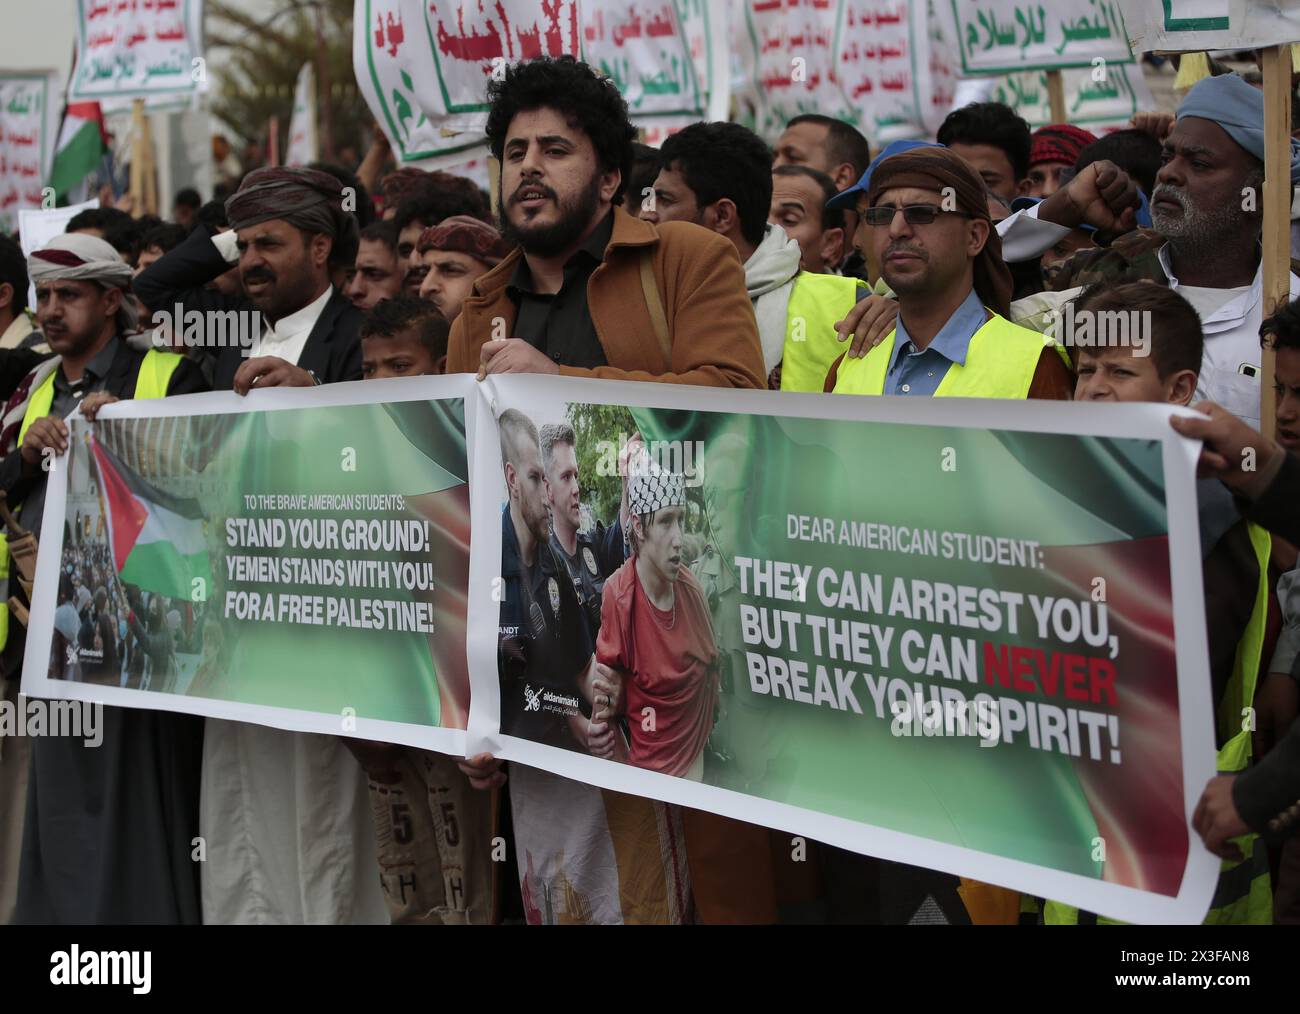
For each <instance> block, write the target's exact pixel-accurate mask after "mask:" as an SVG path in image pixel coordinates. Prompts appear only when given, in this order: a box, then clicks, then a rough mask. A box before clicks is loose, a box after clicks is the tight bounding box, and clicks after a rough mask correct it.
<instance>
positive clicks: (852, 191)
mask: <svg viewBox="0 0 1300 1014" xmlns="http://www.w3.org/2000/svg"><path fill="white" fill-rule="evenodd" d="M942 147H943V145H942V144H935V143H934V142H933V141H890V142H889V144H887V145H886V146H885V150H884V151H882V152H881V153H880V154H879V155H877V156H876V157H875V158H873V159H872V160H871V165H869V166H867V171H866V172H864V173H863V174H862V179H860V180H858V182H857V183H855V184H854V185H853V186H851V187H849V189H848V190H843V191H841V192H840V193H838V194H836V195H835V196H834V197H832V198H831V199H830V200H829V201H827V202H826V207H827V208H828V209H830V210H832V211H838V210H839V209H841V208H845V209H848V210H849V211H852V210H853V208H854V207H856V205H857V203H858V194H865V193H866V192H867V188H868V187H869V186H870V185H871V174H872V172H873V171H874V170H875V168H876V166H878V165H880V163H881V162H883V161H884V160H885V159H887V158H889V157H890V156H891V155H901V154H902V153H903V152H905V151H911V150H912V149H913V148H942Z"/></svg>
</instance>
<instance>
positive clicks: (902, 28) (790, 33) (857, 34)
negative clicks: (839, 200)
mask: <svg viewBox="0 0 1300 1014" xmlns="http://www.w3.org/2000/svg"><path fill="white" fill-rule="evenodd" d="M926 13H927V9H926V7H925V6H924V5H922V4H919V3H918V4H909V3H907V2H906V0H746V2H745V3H744V4H743V5H742V11H741V15H740V17H738V18H737V22H736V25H735V28H734V29H733V38H734V40H735V45H736V50H737V53H738V54H739V56H740V63H741V67H742V69H743V71H744V80H745V89H744V91H743V92H742V93H740V97H741V98H742V99H743V100H744V102H745V103H746V104H747V105H748V106H750V107H751V108H752V110H753V118H752V119H753V122H752V123H750V124H749V125H750V126H752V127H753V129H754V130H755V131H756V132H757V133H759V134H760V135H762V136H763V137H765V138H767V139H768V140H774V139H775V138H776V136H777V135H779V134H780V133H781V130H782V129H783V128H784V126H785V124H786V123H787V122H788V121H789V120H791V119H792V118H794V117H795V116H799V115H802V114H804V113H821V114H823V115H826V116H833V117H836V118H837V119H841V120H844V121H846V122H848V123H852V124H853V125H854V126H856V127H857V128H858V129H859V130H860V131H862V133H863V134H865V135H866V136H867V137H868V138H869V139H870V140H872V141H875V142H880V141H882V140H884V141H887V140H892V139H893V138H895V137H914V136H920V135H921V134H924V133H926V132H927V131H926V128H925V125H924V123H925V110H926V109H927V107H928V106H929V105H930V104H931V94H932V89H931V87H930V84H931V83H930V81H929V79H928V78H927V75H926V73H925V67H926V63H927V60H928V56H927V53H928V49H927V46H926V33H927V31H928V29H927V18H926Z"/></svg>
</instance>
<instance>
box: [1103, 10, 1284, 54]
mask: <svg viewBox="0 0 1300 1014" xmlns="http://www.w3.org/2000/svg"><path fill="white" fill-rule="evenodd" d="M1122 2H1123V5H1124V15H1125V19H1126V20H1127V22H1128V28H1129V41H1130V42H1131V43H1132V45H1133V50H1134V52H1137V53H1147V52H1150V51H1152V50H1169V51H1171V52H1203V51H1206V50H1212V49H1256V48H1258V47H1260V46H1277V45H1280V44H1282V43H1284V42H1300V5H1297V4H1295V3H1293V2H1290V0H1122Z"/></svg>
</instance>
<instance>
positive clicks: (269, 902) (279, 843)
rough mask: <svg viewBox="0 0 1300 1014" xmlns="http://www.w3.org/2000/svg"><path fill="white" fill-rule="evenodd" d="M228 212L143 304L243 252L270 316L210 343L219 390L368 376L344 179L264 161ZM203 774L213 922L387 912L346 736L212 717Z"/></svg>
mask: <svg viewBox="0 0 1300 1014" xmlns="http://www.w3.org/2000/svg"><path fill="white" fill-rule="evenodd" d="M226 213H227V215H228V216H229V219H230V225H231V232H229V233H221V234H219V235H217V236H213V237H207V236H201V237H199V239H198V241H197V242H196V241H195V239H194V237H193V236H192V237H191V239H190V240H188V241H186V243H184V244H182V245H181V246H180V247H178V248H177V249H176V250H174V251H172V252H171V253H169V254H167V255H166V256H165V257H163V258H162V259H161V260H159V261H158V262H157V263H155V264H153V265H152V266H151V267H150V268H148V269H147V270H146V271H145V272H144V273H143V274H141V275H140V278H139V279H137V281H138V282H139V281H142V280H145V279H148V278H150V276H151V275H153V276H154V277H153V279H151V280H152V281H153V283H154V284H153V290H152V291H154V292H155V293H156V296H155V297H154V299H150V300H146V302H149V303H150V305H154V306H158V305H161V306H163V307H166V306H170V305H171V304H172V303H174V302H176V301H180V302H182V305H184V302H185V300H186V299H187V298H188V296H189V295H190V294H191V293H192V292H194V291H196V290H197V291H198V292H202V291H203V290H202V288H201V287H202V286H203V284H204V283H205V282H206V281H207V280H208V279H209V278H211V277H215V276H216V275H217V274H219V273H221V272H222V271H224V270H225V269H226V267H227V264H228V262H229V261H230V260H232V259H235V258H237V259H238V262H239V269H240V276H241V279H242V281H243V286H244V290H245V292H246V293H247V302H246V303H245V304H244V306H245V307H248V308H251V309H253V310H256V311H260V312H261V314H262V316H263V317H264V318H265V320H266V322H267V324H266V326H264V327H262V328H261V330H260V333H259V334H258V335H257V337H256V338H255V339H254V341H253V342H252V346H251V348H248V349H240V348H225V349H218V350H213V351H215V352H216V353H217V359H216V384H215V385H214V386H217V387H220V388H224V389H230V388H233V389H234V390H235V391H236V392H237V393H239V394H248V392H249V391H251V390H253V389H255V388H256V389H259V390H260V389H262V388H268V387H310V386H313V385H315V384H320V383H333V382H335V381H347V380H359V379H360V378H361V342H360V340H359V331H360V327H361V323H362V315H361V312H360V311H359V310H357V309H356V307H355V306H353V305H352V304H351V302H350V301H349V300H348V298H347V297H346V296H345V295H343V293H342V292H339V291H337V290H335V288H334V287H333V285H332V283H331V281H330V274H331V260H332V256H331V255H332V252H333V249H334V244H335V242H336V241H338V242H341V243H342V244H343V245H344V246H350V247H351V248H352V249H353V250H355V247H356V232H357V226H356V220H355V219H354V217H353V216H352V214H351V213H350V212H348V211H345V210H344V195H343V192H342V186H341V185H340V184H339V182H338V180H337V179H335V178H334V177H333V176H331V175H329V174H327V173H323V172H318V171H316V170H313V169H286V168H267V169H259V170H256V171H254V172H252V173H249V174H248V176H246V177H245V178H244V182H243V185H242V186H241V187H240V189H239V190H238V192H237V193H235V194H233V195H232V196H231V197H230V198H229V200H228V201H227V202H226ZM187 248H189V250H188V256H187V257H182V258H180V259H179V260H178V261H177V262H176V263H174V264H171V265H169V264H168V262H169V260H171V259H172V258H175V257H176V256H177V255H178V254H180V253H181V252H182V251H186V250H187ZM246 353H247V354H246ZM203 779H204V785H203V811H202V813H201V815H200V827H201V829H202V830H201V833H202V835H203V837H204V839H205V840H206V842H207V861H206V862H204V863H203V915H204V922H207V923H222V924H229V923H248V922H252V923H353V922H360V923H383V922H387V921H388V915H387V911H386V909H385V906H384V901H383V897H382V895H381V892H380V889H379V885H378V884H377V882H376V879H375V876H374V868H375V862H376V860H375V844H374V833H373V829H372V824H371V819H370V812H369V811H370V804H369V797H368V792H367V787H366V779H365V776H364V774H363V773H362V771H361V769H360V768H359V767H358V766H357V763H356V761H355V760H354V759H353V758H352V756H351V754H350V753H349V752H348V751H347V749H346V747H345V746H344V745H343V744H342V743H340V742H339V740H338V738H337V737H334V736H326V735H315V734H309V733H296V732H285V731H282V730H279V729H271V728H267V727H264V726H255V725H245V724H242V723H239V722H228V721H223V720H219V719H209V720H208V722H207V729H206V735H205V738H204V753H203Z"/></svg>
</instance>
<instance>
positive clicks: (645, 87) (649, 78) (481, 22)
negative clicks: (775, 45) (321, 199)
mask: <svg viewBox="0 0 1300 1014" xmlns="http://www.w3.org/2000/svg"><path fill="white" fill-rule="evenodd" d="M353 20H354V33H353V46H352V57H353V66H354V68H355V71H356V78H357V83H358V85H359V86H360V88H361V92H362V94H363V95H364V96H365V98H366V102H367V104H368V105H369V106H370V109H371V111H372V112H373V113H374V114H375V118H376V120H378V122H379V124H380V126H381V127H382V129H383V130H384V132H385V133H386V134H387V135H388V139H389V142H390V144H391V145H392V148H393V152H394V154H395V156H396V157H397V160H398V162H399V163H401V164H403V165H410V164H415V165H418V166H420V167H421V168H445V167H448V166H451V165H454V164H456V163H459V162H464V161H465V160H466V158H470V157H475V156H476V155H477V154H478V151H479V150H480V149H482V147H483V144H484V140H483V128H484V126H485V124H486V122H487V105H486V102H485V94H486V91H487V85H488V82H489V80H490V79H491V77H492V76H493V75H500V74H502V73H503V72H504V70H505V68H506V67H507V66H508V65H510V64H513V63H515V62H517V61H519V60H528V59H533V58H535V57H539V56H560V55H563V54H566V53H567V54H571V55H574V56H580V57H581V58H582V59H584V60H585V61H586V62H588V63H590V64H591V65H592V66H593V67H596V68H597V69H599V70H600V71H601V72H602V73H604V74H606V75H607V76H608V77H610V78H611V79H612V80H613V81H614V82H615V83H616V84H617V85H618V87H619V90H620V91H621V92H622V93H623V96H624V97H625V98H626V99H627V103H628V110H629V112H630V113H631V115H632V120H633V122H634V123H636V124H637V126H639V127H643V128H645V129H646V130H647V131H650V132H653V133H654V134H655V135H656V136H660V137H661V136H662V135H663V133H664V132H665V131H666V130H671V129H676V128H679V127H681V126H684V125H685V124H687V123H691V122H694V121H696V120H700V119H704V118H705V117H706V116H709V117H712V118H715V119H725V118H726V115H727V108H728V104H729V98H730V92H729V83H730V66H729V49H728V46H729V30H730V11H729V8H728V7H727V6H726V5H718V4H710V3H706V2H705V0H647V2H642V3H626V2H619V0H582V2H581V3H579V2H577V0H554V2H549V0H548V2H546V3H542V4H538V3H537V2H536V0H501V2H500V3H494V4H492V5H490V6H484V5H482V4H478V3H470V2H462V0H431V2H430V3H428V4H422V3H420V2H419V0H356V7H355V13H354V18H353Z"/></svg>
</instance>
